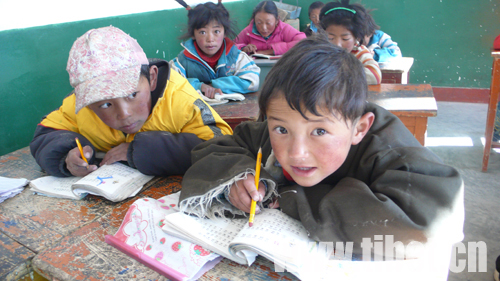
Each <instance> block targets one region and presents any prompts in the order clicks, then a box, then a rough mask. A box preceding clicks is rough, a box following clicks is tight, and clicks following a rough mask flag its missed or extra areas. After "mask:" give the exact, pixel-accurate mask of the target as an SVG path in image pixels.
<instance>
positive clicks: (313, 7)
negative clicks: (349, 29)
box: [308, 1, 325, 16]
mask: <svg viewBox="0 0 500 281" xmlns="http://www.w3.org/2000/svg"><path fill="white" fill-rule="evenodd" d="M324 6H325V3H323V2H321V1H316V2H313V3H312V4H311V5H310V6H309V11H308V15H309V16H311V12H312V10H316V9H320V8H323V7H324Z"/></svg>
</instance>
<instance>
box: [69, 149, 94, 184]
mask: <svg viewBox="0 0 500 281" xmlns="http://www.w3.org/2000/svg"><path fill="white" fill-rule="evenodd" d="M92 154H93V151H92V147H90V146H88V145H87V146H84V147H83V155H85V158H87V160H88V159H90V158H91V157H92ZM66 167H67V168H68V170H69V171H70V173H71V174H72V175H73V176H75V177H84V176H86V175H88V174H90V173H91V172H92V171H95V170H96V169H97V166H96V165H89V164H87V162H85V161H84V160H83V159H82V155H81V154H80V150H79V149H78V147H75V148H73V149H72V150H70V151H69V152H68V156H67V157H66Z"/></svg>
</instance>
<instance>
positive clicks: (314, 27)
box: [304, 1, 325, 37]
mask: <svg viewBox="0 0 500 281" xmlns="http://www.w3.org/2000/svg"><path fill="white" fill-rule="evenodd" d="M324 6H325V4H324V3H323V2H321V1H316V2H313V3H312V4H311V5H310V6H309V19H310V20H311V23H309V24H308V25H307V28H306V30H305V31H304V33H305V34H306V36H307V37H309V36H311V35H313V34H314V33H316V32H318V28H321V25H320V23H319V14H320V13H321V8H323V7H324Z"/></svg>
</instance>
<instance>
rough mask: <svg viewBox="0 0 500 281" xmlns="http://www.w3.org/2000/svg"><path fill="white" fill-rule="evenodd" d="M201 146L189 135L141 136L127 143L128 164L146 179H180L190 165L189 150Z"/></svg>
mask: <svg viewBox="0 0 500 281" xmlns="http://www.w3.org/2000/svg"><path fill="white" fill-rule="evenodd" d="M202 142H203V140H202V139H200V138H198V137H197V136H196V135H195V134H191V133H178V134H172V133H170V132H165V131H148V132H141V133H138V134H136V135H135V137H134V140H133V141H132V142H131V143H130V146H129V148H128V151H127V160H128V164H129V165H130V166H131V167H133V168H136V169H138V170H139V171H140V172H141V173H143V174H146V175H154V176H170V175H182V174H184V173H185V172H186V170H187V169H188V167H189V166H190V165H191V149H193V148H194V147H195V146H196V145H198V144H200V143H202Z"/></svg>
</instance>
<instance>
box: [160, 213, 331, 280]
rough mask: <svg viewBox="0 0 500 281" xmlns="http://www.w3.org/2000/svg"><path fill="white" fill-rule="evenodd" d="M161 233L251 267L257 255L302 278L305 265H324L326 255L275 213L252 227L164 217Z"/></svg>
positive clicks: (244, 223) (241, 221)
mask: <svg viewBox="0 0 500 281" xmlns="http://www.w3.org/2000/svg"><path fill="white" fill-rule="evenodd" d="M164 223H165V225H164V226H163V227H162V229H163V231H165V232H166V233H169V234H171V235H174V236H177V237H181V238H183V239H186V240H188V241H191V242H193V243H197V244H199V245H200V246H203V247H204V248H207V249H209V250H211V251H213V252H215V253H218V254H220V255H222V256H224V257H226V258H228V259H230V260H233V261H235V262H237V263H239V264H244V265H251V264H252V263H253V262H254V261H255V258H256V257H257V255H262V256H264V257H266V258H267V259H269V260H271V261H273V262H274V263H275V265H276V266H278V267H280V268H286V269H287V271H290V272H292V273H293V274H295V275H297V276H298V277H301V276H302V275H304V274H306V272H307V268H306V267H307V266H308V265H307V263H308V261H315V262H324V261H326V260H327V259H328V256H329V255H328V254H329V253H327V252H326V251H317V248H316V247H315V245H316V243H315V242H314V241H313V240H311V239H309V237H308V235H307V231H306V230H305V228H304V227H303V226H302V223H300V222H299V221H297V220H294V219H293V218H291V217H289V216H288V215H286V214H284V213H283V212H281V211H279V210H276V209H264V210H263V211H262V212H261V213H260V214H258V215H257V216H255V220H254V224H253V226H252V227H249V226H248V218H244V219H226V218H220V219H214V220H210V219H202V218H198V217H194V216H189V215H186V214H184V213H173V214H169V215H167V216H166V217H165V220H164Z"/></svg>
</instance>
